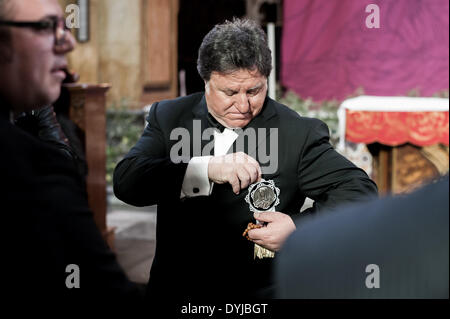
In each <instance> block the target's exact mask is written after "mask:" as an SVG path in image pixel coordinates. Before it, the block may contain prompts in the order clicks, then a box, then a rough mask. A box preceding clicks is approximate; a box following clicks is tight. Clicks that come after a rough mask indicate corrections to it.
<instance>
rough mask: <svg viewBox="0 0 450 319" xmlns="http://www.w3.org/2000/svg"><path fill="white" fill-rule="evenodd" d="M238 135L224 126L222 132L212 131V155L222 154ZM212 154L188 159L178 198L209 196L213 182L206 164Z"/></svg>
mask: <svg viewBox="0 0 450 319" xmlns="http://www.w3.org/2000/svg"><path fill="white" fill-rule="evenodd" d="M238 136H239V135H238V134H237V133H236V132H235V131H233V130H232V129H229V128H225V129H224V131H223V132H222V133H220V132H218V131H215V132H214V156H222V155H225V154H227V151H228V150H229V148H230V147H231V145H233V143H234V141H235V140H236V139H237V137H238ZM211 157H212V156H196V157H193V158H191V160H190V161H189V164H188V167H187V169H186V173H185V175H184V179H183V185H182V186H181V195H180V198H185V197H195V196H209V195H210V194H211V192H212V189H213V185H214V183H213V182H211V181H210V180H209V178H208V164H209V161H210V159H211Z"/></svg>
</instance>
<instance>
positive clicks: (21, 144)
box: [0, 0, 141, 310]
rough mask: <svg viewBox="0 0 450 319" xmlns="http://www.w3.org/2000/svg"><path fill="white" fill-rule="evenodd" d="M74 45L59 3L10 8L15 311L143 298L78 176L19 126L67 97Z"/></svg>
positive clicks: (1, 159) (3, 87)
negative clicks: (36, 305)
mask: <svg viewBox="0 0 450 319" xmlns="http://www.w3.org/2000/svg"><path fill="white" fill-rule="evenodd" d="M74 45H75V40H74V38H73V36H72V35H71V33H70V32H68V30H67V29H66V27H65V19H64V17H63V12H62V9H61V7H60V6H59V4H58V1H57V0H0V150H1V153H0V154H1V155H0V167H1V168H2V169H3V172H2V175H1V176H2V177H1V181H2V183H0V184H1V186H0V205H1V206H0V207H1V208H0V211H1V212H2V217H3V218H4V220H3V228H4V229H2V234H4V236H5V239H4V241H3V243H6V244H5V246H6V248H5V249H4V250H3V258H4V260H6V262H5V263H4V264H5V266H4V267H5V269H4V272H3V273H4V274H6V276H5V277H6V278H7V279H6V286H3V287H6V291H8V301H12V302H17V301H26V302H40V303H41V305H50V304H49V303H48V302H51V303H52V304H56V302H57V301H63V302H66V303H73V302H76V301H78V300H82V301H92V302H95V304H96V305H97V306H103V305H104V304H103V301H106V300H107V299H108V300H111V299H117V300H121V301H126V300H129V301H137V300H139V298H140V296H141V294H140V290H139V289H137V288H136V286H135V285H134V284H132V283H131V282H130V281H128V279H127V278H126V276H125V274H124V273H123V271H122V269H121V268H120V266H119V265H118V264H117V262H116V260H115V257H114V254H113V253H112V252H111V251H110V250H109V248H108V247H107V245H106V244H105V242H104V241H103V239H102V237H101V234H100V232H99V231H98V229H97V228H96V225H95V223H94V219H93V216H92V213H91V212H90V210H89V208H88V203H87V198H86V193H85V191H84V188H83V187H82V183H81V181H80V180H79V178H78V173H77V171H76V169H75V167H74V166H73V165H71V163H70V161H67V158H66V157H64V156H63V155H62V154H61V152H60V150H59V149H58V148H57V147H54V145H51V144H49V143H46V142H44V141H42V140H40V139H38V138H36V137H35V136H33V135H32V134H29V132H26V131H24V130H22V129H21V128H19V127H17V126H16V125H15V123H14V120H13V119H14V118H15V117H16V115H17V114H20V113H22V112H29V111H31V110H36V109H40V108H42V107H44V106H46V105H50V104H51V103H53V102H54V101H55V100H56V99H57V98H58V96H59V95H60V89H61V84H62V82H63V80H64V79H65V77H66V73H65V72H64V70H65V69H66V68H67V60H66V57H65V55H66V54H67V53H69V52H70V51H72V50H73V49H74ZM7 230H11V232H8V231H7ZM44 301H47V302H44ZM25 310H27V309H25Z"/></svg>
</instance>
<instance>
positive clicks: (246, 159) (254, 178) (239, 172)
mask: <svg viewBox="0 0 450 319" xmlns="http://www.w3.org/2000/svg"><path fill="white" fill-rule="evenodd" d="M208 178H209V180H210V181H212V182H214V183H217V184H225V183H230V185H231V187H232V188H233V192H234V193H236V194H239V191H240V190H241V189H245V188H247V187H248V186H249V185H250V184H252V183H255V182H258V181H260V180H261V167H260V166H259V163H258V162H257V161H256V160H255V159H254V158H252V157H251V156H248V155H247V154H245V153H243V152H239V153H232V154H227V155H223V156H213V157H212V158H211V160H210V161H209V164H208Z"/></svg>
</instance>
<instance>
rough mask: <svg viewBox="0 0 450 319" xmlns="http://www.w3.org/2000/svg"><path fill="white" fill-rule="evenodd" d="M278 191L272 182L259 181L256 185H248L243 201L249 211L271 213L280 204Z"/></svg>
mask: <svg viewBox="0 0 450 319" xmlns="http://www.w3.org/2000/svg"><path fill="white" fill-rule="evenodd" d="M279 196H280V189H279V188H278V187H276V186H275V183H274V181H273V180H268V181H266V180H265V179H261V181H259V182H258V183H254V184H252V185H250V187H249V188H248V194H247V196H245V201H246V202H247V203H248V205H249V207H250V211H252V212H254V213H257V212H264V211H272V210H274V209H275V207H276V206H277V205H278V204H279V203H280V198H279Z"/></svg>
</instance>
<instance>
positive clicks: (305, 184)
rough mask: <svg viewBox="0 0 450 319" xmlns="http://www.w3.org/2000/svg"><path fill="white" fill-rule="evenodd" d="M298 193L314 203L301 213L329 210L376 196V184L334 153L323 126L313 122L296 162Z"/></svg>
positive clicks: (326, 128)
mask: <svg viewBox="0 0 450 319" xmlns="http://www.w3.org/2000/svg"><path fill="white" fill-rule="evenodd" d="M298 182H299V188H300V191H301V192H302V193H303V194H305V195H306V196H307V197H309V198H311V199H313V200H314V206H313V207H312V208H310V209H308V210H306V211H305V212H304V213H306V214H308V213H311V212H315V211H320V210H322V209H324V208H327V209H329V208H333V207H336V206H338V205H340V204H343V203H351V202H356V201H360V200H363V199H365V198H368V197H374V196H377V193H378V190H377V186H376V184H375V183H374V182H373V181H372V180H371V179H370V178H369V176H367V174H366V173H365V172H364V171H363V170H362V169H360V168H358V167H356V166H355V165H354V164H353V163H352V162H350V161H349V160H347V159H346V158H345V157H344V156H342V155H340V154H339V153H338V152H336V151H335V150H334V148H333V147H332V146H331V145H330V143H329V131H328V127H327V125H326V124H325V123H323V122H322V121H319V120H314V121H313V125H312V127H311V129H310V130H309V133H308V135H307V138H306V142H305V144H304V146H303V149H302V150H301V155H300V159H299V163H298Z"/></svg>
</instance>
